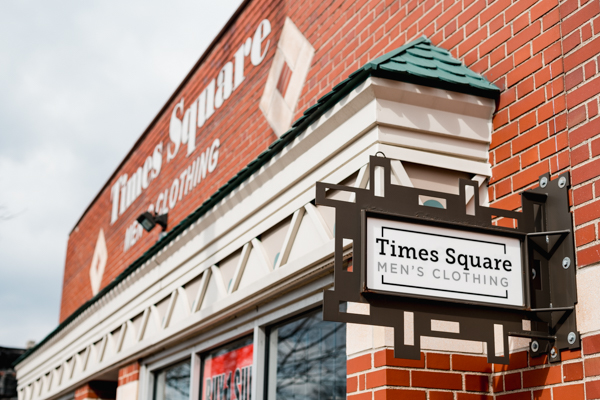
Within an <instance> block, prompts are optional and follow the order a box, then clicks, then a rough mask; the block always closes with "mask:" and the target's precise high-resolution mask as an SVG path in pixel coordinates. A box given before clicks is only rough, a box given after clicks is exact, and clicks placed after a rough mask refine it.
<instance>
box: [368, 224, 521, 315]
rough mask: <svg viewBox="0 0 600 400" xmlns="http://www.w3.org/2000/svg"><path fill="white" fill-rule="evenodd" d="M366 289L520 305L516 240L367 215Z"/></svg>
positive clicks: (518, 250) (519, 272) (518, 246)
mask: <svg viewBox="0 0 600 400" xmlns="http://www.w3.org/2000/svg"><path fill="white" fill-rule="evenodd" d="M366 240H367V246H366V247H367V255H366V257H367V258H366V275H367V277H366V281H367V288H368V289H369V290H377V291H385V292H392V293H398V294H410V295H420V296H428V297H441V298H447V299H455V300H462V301H472V302H482V303H493V304H501V305H508V306H523V305H524V303H523V271H522V266H521V242H520V241H519V239H516V238H509V237H503V236H496V235H490V234H482V233H475V232H469V231H463V230H457V229H448V228H440V227H435V226H429V225H419V224H413V223H408V222H401V221H395V220H386V219H380V218H372V217H367V235H366Z"/></svg>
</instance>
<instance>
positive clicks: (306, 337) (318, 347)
mask: <svg viewBox="0 0 600 400" xmlns="http://www.w3.org/2000/svg"><path fill="white" fill-rule="evenodd" d="M268 357H269V370H268V399H269V400H275V399H298V400H300V399H302V400H304V399H307V400H308V399H310V400H325V399H328V400H333V399H340V400H341V399H345V398H346V324H341V323H337V322H327V321H323V318H322V313H321V311H320V310H319V311H315V312H311V313H309V314H307V315H304V316H302V317H301V318H298V319H295V320H293V321H289V322H286V323H284V324H282V325H279V326H276V327H274V328H273V329H271V331H270V334H269V355H268Z"/></svg>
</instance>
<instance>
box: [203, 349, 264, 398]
mask: <svg viewBox="0 0 600 400" xmlns="http://www.w3.org/2000/svg"><path fill="white" fill-rule="evenodd" d="M252 350H253V345H252V344H249V345H246V346H243V347H240V348H237V349H235V350H227V349H224V350H221V351H218V352H216V353H214V354H213V355H210V356H208V357H207V358H206V359H205V360H204V369H203V373H202V382H203V390H202V399H203V400H250V398H251V396H250V390H251V389H250V388H251V387H252Z"/></svg>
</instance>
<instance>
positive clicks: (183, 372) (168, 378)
mask: <svg viewBox="0 0 600 400" xmlns="http://www.w3.org/2000/svg"><path fill="white" fill-rule="evenodd" d="M154 382H155V386H154V400H189V398H190V361H189V360H188V361H184V362H182V363H179V364H176V365H172V366H170V367H168V368H165V369H163V370H162V371H160V372H158V373H157V374H156V375H155V381H154Z"/></svg>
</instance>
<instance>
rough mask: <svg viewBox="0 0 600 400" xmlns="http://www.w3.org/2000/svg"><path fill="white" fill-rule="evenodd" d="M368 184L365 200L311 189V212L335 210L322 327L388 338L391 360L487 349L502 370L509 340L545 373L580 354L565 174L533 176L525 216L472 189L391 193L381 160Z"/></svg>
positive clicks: (469, 185) (358, 194)
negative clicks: (433, 341) (520, 344)
mask: <svg viewBox="0 0 600 400" xmlns="http://www.w3.org/2000/svg"><path fill="white" fill-rule="evenodd" d="M369 174H370V184H369V186H370V187H369V188H368V189H361V188H356V187H348V186H343V185H332V184H326V183H320V182H319V183H317V186H316V189H317V192H316V202H317V204H319V205H324V206H331V207H335V211H336V215H335V226H336V229H335V256H334V257H335V262H334V279H335V284H334V288H333V289H331V290H327V291H325V293H324V300H323V302H324V306H323V318H324V319H325V320H330V321H338V322H347V323H355V324H367V325H376V326H387V327H392V328H394V353H395V356H396V357H398V358H408V359H419V358H420V357H421V348H420V342H421V340H420V338H421V337H422V336H429V337H442V338H452V339H463V340H472V341H480V342H485V343H486V344H487V349H488V352H487V354H488V362H490V363H500V364H508V362H509V356H508V349H509V347H508V337H509V336H513V337H525V338H530V339H532V341H531V353H532V355H533V356H537V355H542V354H549V355H550V357H549V359H550V361H552V362H556V361H560V350H563V349H575V348H579V347H580V338H579V333H578V332H577V324H576V316H575V312H574V309H575V304H576V303H577V295H576V284H575V266H574V262H573V260H574V245H573V229H572V223H571V214H570V212H569V197H568V189H569V185H570V184H569V175H568V173H565V174H563V175H561V176H559V177H558V178H557V179H555V180H550V177H549V175H547V174H546V175H544V176H542V177H540V181H539V183H540V185H539V187H537V188H535V189H531V190H526V191H524V192H523V193H522V196H521V201H522V207H521V208H522V211H521V212H515V211H507V210H503V209H498V208H492V207H484V206H481V205H480V201H479V184H478V183H477V182H475V181H468V180H460V181H459V188H458V189H459V193H458V194H449V193H444V192H435V191H431V190H424V189H418V188H413V187H406V186H400V185H395V184H393V183H392V180H391V160H389V159H387V158H385V157H371V158H370V161H369ZM340 192H349V193H350V195H349V196H345V197H344V196H339V195H338V194H340ZM498 221H501V222H508V223H500V224H499V223H498ZM501 225H505V226H501ZM506 226H511V227H506ZM350 243H352V244H350ZM349 257H351V258H352V262H351V263H349V262H348V261H347V260H348V258H349ZM349 265H352V267H351V268H350V267H349ZM352 303H361V304H368V306H369V307H368V310H369V311H368V312H367V313H365V312H364V307H352ZM357 309H360V310H362V311H361V312H356V313H353V310H357ZM523 320H528V321H530V329H528V330H525V329H524V325H523ZM435 321H446V322H451V323H452V324H451V325H452V326H455V327H457V328H456V329H452V330H450V331H448V330H440V329H439V328H436V327H435V326H436V324H435ZM409 325H410V326H409Z"/></svg>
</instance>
